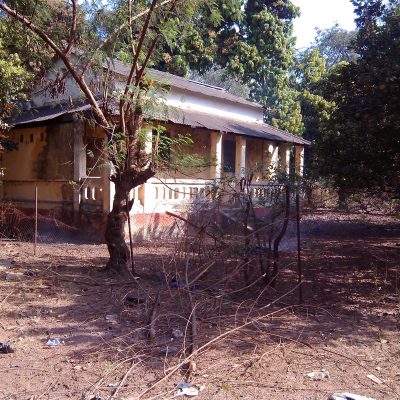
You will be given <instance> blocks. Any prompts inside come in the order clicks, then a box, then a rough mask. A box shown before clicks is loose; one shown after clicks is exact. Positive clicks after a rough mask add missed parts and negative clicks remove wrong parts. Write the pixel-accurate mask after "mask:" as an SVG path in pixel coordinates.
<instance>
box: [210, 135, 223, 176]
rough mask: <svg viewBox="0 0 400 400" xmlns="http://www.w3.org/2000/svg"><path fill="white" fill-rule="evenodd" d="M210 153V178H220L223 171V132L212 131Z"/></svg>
mask: <svg viewBox="0 0 400 400" xmlns="http://www.w3.org/2000/svg"><path fill="white" fill-rule="evenodd" d="M210 155H211V166H210V178H211V179H215V180H219V179H221V172H222V134H221V133H219V132H211V149H210Z"/></svg>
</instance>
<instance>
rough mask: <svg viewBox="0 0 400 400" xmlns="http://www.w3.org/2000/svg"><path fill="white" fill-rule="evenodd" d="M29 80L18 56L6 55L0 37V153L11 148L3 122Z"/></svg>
mask: <svg viewBox="0 0 400 400" xmlns="http://www.w3.org/2000/svg"><path fill="white" fill-rule="evenodd" d="M29 78H30V74H29V73H28V72H27V71H26V70H25V69H24V67H23V66H22V64H21V60H20V59H19V56H18V55H17V54H10V53H8V52H7V51H6V50H5V49H4V47H3V41H2V38H1V37H0V152H1V151H2V150H3V149H4V148H10V146H11V143H10V142H9V141H8V140H7V137H6V135H5V132H4V131H5V130H6V129H7V128H8V125H7V124H6V123H5V121H4V120H5V119H6V118H7V117H9V116H10V114H11V112H12V111H13V110H14V109H15V108H16V106H15V101H16V100H19V99H23V96H24V94H23V93H24V92H23V90H24V87H25V82H26V81H27V80H29ZM2 131H3V133H1V132H2Z"/></svg>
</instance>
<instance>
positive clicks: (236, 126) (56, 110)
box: [8, 102, 310, 145]
mask: <svg viewBox="0 0 400 400" xmlns="http://www.w3.org/2000/svg"><path fill="white" fill-rule="evenodd" d="M90 108H91V107H90V105H89V104H87V103H83V102H80V103H75V104H71V103H68V104H57V105H54V106H47V107H40V108H35V109H31V110H29V111H25V112H23V113H21V114H19V115H18V116H17V117H16V118H13V119H9V120H8V122H9V123H10V124H12V125H14V126H21V125H25V124H30V123H38V122H45V121H49V120H51V119H54V118H57V117H60V116H62V115H66V114H73V113H78V112H84V111H88V110H90ZM153 119H155V118H153ZM160 120H161V121H169V122H172V123H174V124H179V125H184V126H190V127H191V128H203V129H207V130H210V131H217V132H222V133H233V134H237V135H243V136H248V137H254V138H259V139H264V140H270V141H274V142H286V143H295V144H301V145H309V144H310V142H309V141H307V140H305V139H302V138H300V137H298V136H295V135H293V134H291V133H289V132H286V131H283V130H282V129H278V128H275V127H273V126H270V125H268V124H265V123H261V122H249V121H243V120H239V119H233V118H229V117H220V116H215V115H212V114H209V113H202V112H199V111H195V110H188V109H181V108H175V107H168V110H167V115H163V117H162V118H160Z"/></svg>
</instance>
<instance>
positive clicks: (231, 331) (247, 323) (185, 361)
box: [138, 285, 312, 399]
mask: <svg viewBox="0 0 400 400" xmlns="http://www.w3.org/2000/svg"><path fill="white" fill-rule="evenodd" d="M297 288H298V285H296V286H295V287H294V288H293V289H291V290H289V292H287V293H285V294H284V295H282V296H280V297H279V298H277V299H276V300H274V301H272V302H271V303H269V304H268V305H267V306H272V305H273V304H274V303H276V302H278V301H279V300H281V299H282V298H283V297H285V296H287V295H289V294H290V293H292V292H293V291H294V290H296V289H297ZM267 306H264V307H263V308H265V307H267ZM274 313H275V312H270V313H268V314H265V315H262V316H260V317H257V318H253V319H252V320H251V321H248V322H245V323H244V324H242V325H240V326H237V327H236V328H233V329H230V330H228V331H226V332H224V333H221V334H220V335H218V336H216V337H215V338H213V339H211V340H210V341H208V342H207V343H205V344H203V346H200V347H199V348H197V349H196V350H195V351H193V352H192V353H191V354H190V355H189V356H187V357H186V358H185V359H184V360H183V361H181V362H180V363H179V364H177V365H176V366H175V367H172V368H171V372H169V373H168V374H166V375H164V377H163V378H161V379H160V380H158V381H157V382H156V383H155V384H154V385H152V386H150V387H149V388H148V389H146V390H145V391H144V392H143V393H141V394H139V396H138V399H140V398H142V397H143V396H144V395H145V394H147V393H148V392H150V391H151V390H153V389H154V388H155V387H156V386H158V385H159V384H160V383H161V382H164V381H165V380H167V379H168V378H169V377H171V376H172V375H173V374H174V373H175V372H176V371H178V370H179V369H180V368H182V367H183V366H184V365H186V364H187V363H188V362H189V361H190V360H191V359H192V358H194V356H195V355H197V354H199V353H200V352H201V351H202V350H204V349H205V348H207V347H209V346H210V345H212V344H213V343H216V342H218V341H220V340H222V339H224V338H225V337H227V336H229V335H231V334H232V333H234V332H237V331H240V330H241V329H243V328H245V327H246V326H248V325H250V324H252V323H254V322H256V321H260V320H262V319H265V318H267V317H269V316H271V315H273V314H274ZM302 344H303V345H306V346H307V347H310V348H312V346H311V345H309V344H306V343H302Z"/></svg>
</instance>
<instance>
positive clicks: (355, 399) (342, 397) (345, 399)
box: [328, 393, 375, 400]
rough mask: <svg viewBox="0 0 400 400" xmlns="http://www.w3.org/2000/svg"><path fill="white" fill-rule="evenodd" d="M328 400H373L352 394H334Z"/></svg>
mask: <svg viewBox="0 0 400 400" xmlns="http://www.w3.org/2000/svg"><path fill="white" fill-rule="evenodd" d="M328 400H375V399H372V398H370V397H365V396H361V395H359V394H354V393H335V394H333V395H332V396H331V397H329V399H328Z"/></svg>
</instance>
